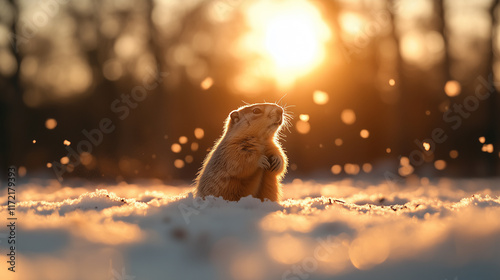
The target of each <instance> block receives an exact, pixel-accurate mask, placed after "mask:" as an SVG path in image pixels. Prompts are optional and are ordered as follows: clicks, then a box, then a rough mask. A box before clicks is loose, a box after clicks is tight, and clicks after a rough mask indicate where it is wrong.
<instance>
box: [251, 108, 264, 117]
mask: <svg viewBox="0 0 500 280" xmlns="http://www.w3.org/2000/svg"><path fill="white" fill-rule="evenodd" d="M252 112H253V113H254V114H256V115H257V114H260V113H262V110H261V109H259V108H255V109H253V111H252Z"/></svg>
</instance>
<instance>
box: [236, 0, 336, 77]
mask: <svg viewBox="0 0 500 280" xmlns="http://www.w3.org/2000/svg"><path fill="white" fill-rule="evenodd" d="M246 16H247V22H248V24H249V26H250V32H249V34H246V36H245V38H244V42H245V43H244V47H245V48H246V49H247V50H250V51H251V52H253V53H257V54H259V56H261V57H262V58H264V59H265V60H267V61H268V62H269V64H270V65H271V69H269V70H270V72H272V74H274V75H275V77H276V78H277V79H278V80H280V81H284V80H286V81H290V80H293V79H295V78H297V77H299V76H302V75H304V74H306V73H308V72H310V71H311V70H312V69H313V68H314V67H315V66H317V65H318V64H320V63H321V61H322V60H323V59H324V57H325V43H326V42H327V41H328V40H329V39H330V37H331V34H330V29H329V28H328V26H327V25H326V24H325V22H324V21H323V20H322V17H321V14H320V13H319V11H318V10H317V9H316V7H315V6H313V5H312V4H310V3H309V2H306V1H303V0H290V1H261V2H257V3H255V4H254V5H252V6H250V7H249V8H248V9H247V13H246Z"/></svg>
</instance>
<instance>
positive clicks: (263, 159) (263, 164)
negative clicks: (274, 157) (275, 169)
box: [259, 155, 271, 170]
mask: <svg viewBox="0 0 500 280" xmlns="http://www.w3.org/2000/svg"><path fill="white" fill-rule="evenodd" d="M259 167H260V168H262V169H265V170H267V169H269V168H271V163H270V162H269V159H268V158H267V157H266V156H264V155H263V156H261V157H260V159H259Z"/></svg>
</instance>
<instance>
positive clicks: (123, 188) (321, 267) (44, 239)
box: [0, 179, 500, 280]
mask: <svg viewBox="0 0 500 280" xmlns="http://www.w3.org/2000/svg"><path fill="white" fill-rule="evenodd" d="M374 182H375V181H374V180H371V181H370V180H364V181H353V180H343V181H336V182H314V181H306V182H303V181H300V180H295V181H294V182H293V183H290V184H287V185H286V186H285V188H284V190H285V198H284V200H283V202H281V203H279V204H278V203H273V202H269V201H267V202H260V200H257V199H254V198H251V197H246V198H243V199H242V200H241V201H239V202H228V201H224V200H222V199H220V198H213V197H210V198H208V199H207V200H205V201H203V200H199V199H195V198H193V196H192V195H191V194H190V193H189V191H190V190H191V188H190V187H188V186H187V185H186V186H184V187H173V186H166V185H162V184H160V183H155V182H149V183H141V184H119V185H113V186H110V185H102V184H100V185H95V184H92V183H79V184H72V185H71V186H69V185H68V184H66V183H65V184H62V185H60V184H59V183H58V182H57V181H36V180H31V181H28V182H26V183H24V184H22V185H19V186H18V187H17V196H16V198H17V200H18V204H17V208H16V216H17V218H18V220H17V223H16V224H17V236H16V238H17V239H16V242H17V243H16V244H17V251H16V256H17V258H16V272H15V273H12V272H9V271H8V270H7V267H8V264H7V263H6V259H7V258H6V255H5V254H6V253H5V252H6V250H5V249H6V247H5V244H6V239H5V236H6V231H5V227H2V229H0V234H2V235H0V237H2V239H0V240H1V241H2V242H1V243H0V246H1V253H2V254H1V259H0V262H1V263H2V265H1V266H2V267H1V268H0V279H23V280H25V279H51V280H58V279H61V280H71V279H117V280H122V279H127V280H131V279H136V280H140V279H237V280H240V279H241V280H243V279H249V280H250V279H252V280H255V279H290V280H291V279H293V280H298V279H460V280H461V279H500V207H499V206H500V196H499V195H500V179H489V180H486V179H475V180H450V179H440V180H435V181H431V182H430V183H429V182H428V181H426V180H422V181H421V182H420V181H417V182H415V183H413V184H408V185H405V186H395V185H390V184H386V183H385V182H383V181H381V182H377V183H374ZM6 193H7V191H6V190H5V189H4V190H3V191H2V195H3V196H0V203H1V205H6V201H7V196H6ZM0 213H1V217H6V216H7V209H6V207H5V206H3V207H2V208H1V210H0ZM4 219H5V221H6V218H4Z"/></svg>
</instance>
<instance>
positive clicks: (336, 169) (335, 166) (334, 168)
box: [331, 164, 342, 175]
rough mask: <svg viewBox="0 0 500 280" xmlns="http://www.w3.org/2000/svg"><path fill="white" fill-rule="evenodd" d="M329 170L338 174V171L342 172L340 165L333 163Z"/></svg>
mask: <svg viewBox="0 0 500 280" xmlns="http://www.w3.org/2000/svg"><path fill="white" fill-rule="evenodd" d="M331 171H332V173H333V174H335V175H338V174H340V172H342V166H340V165H338V164H335V165H333V166H332V168H331Z"/></svg>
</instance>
